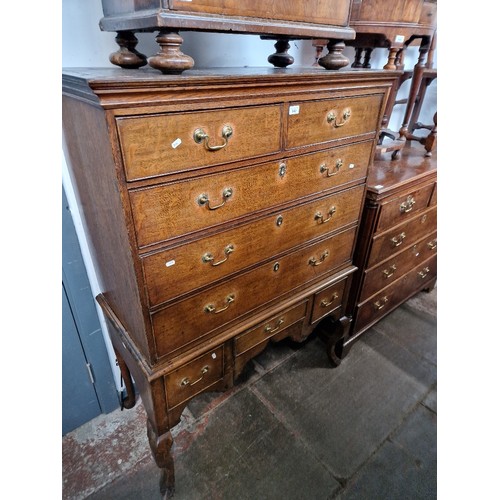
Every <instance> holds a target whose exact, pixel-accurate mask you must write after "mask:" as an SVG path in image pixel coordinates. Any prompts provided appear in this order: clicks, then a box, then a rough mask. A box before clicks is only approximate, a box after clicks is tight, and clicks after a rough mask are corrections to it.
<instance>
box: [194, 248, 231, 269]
mask: <svg viewBox="0 0 500 500" xmlns="http://www.w3.org/2000/svg"><path fill="white" fill-rule="evenodd" d="M232 252H234V245H228V246H227V247H226V248H224V254H225V255H226V258H225V259H222V260H219V262H214V256H213V255H212V254H211V253H210V252H207V253H206V254H204V255H203V257H202V258H201V260H202V261H203V262H205V263H206V262H210V265H211V266H212V267H216V266H220V265H221V264H223V263H224V262H226V260H227V259H229V254H231V253H232Z"/></svg>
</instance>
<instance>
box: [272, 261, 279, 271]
mask: <svg viewBox="0 0 500 500" xmlns="http://www.w3.org/2000/svg"><path fill="white" fill-rule="evenodd" d="M279 268H280V263H279V262H276V264H274V266H273V271H274V272H275V273H277V272H278V271H279Z"/></svg>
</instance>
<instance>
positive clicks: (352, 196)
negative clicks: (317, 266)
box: [143, 186, 364, 306]
mask: <svg viewBox="0 0 500 500" xmlns="http://www.w3.org/2000/svg"><path fill="white" fill-rule="evenodd" d="M363 193H364V187H363V186H356V187H354V188H351V189H347V190H344V191H341V192H339V193H336V194H334V195H331V196H327V197H323V198H320V199H317V200H314V201H313V202H310V203H306V204H304V205H300V206H298V207H293V208H291V209H288V210H282V211H280V212H275V213H273V214H272V215H269V216H267V217H264V218H263V219H259V220H257V221H255V222H251V223H247V224H243V225H241V226H239V227H237V228H235V229H231V230H229V231H224V232H222V233H217V234H215V235H213V236H210V237H207V238H204V239H201V240H196V241H194V242H192V243H187V244H184V245H182V246H177V247H175V248H172V249H169V250H165V251H162V252H159V253H155V254H152V255H149V256H147V257H145V258H143V266H144V274H145V278H146V285H147V289H148V296H149V303H150V305H151V306H154V305H158V304H161V303H162V302H165V301H167V300H169V299H172V298H174V297H176V296H178V295H181V294H183V293H186V292H188V291H190V290H194V289H197V288H199V287H201V286H204V285H207V284H209V283H211V282H213V281H215V280H218V279H220V278H222V277H224V276H226V275H228V274H231V273H234V272H237V271H240V270H242V269H244V268H246V267H248V266H251V265H253V264H256V263H258V262H260V261H263V260H266V259H269V258H271V257H272V256H273V255H277V254H279V253H282V252H284V251H286V250H287V249H290V248H293V247H295V246H298V245H300V244H302V243H304V242H306V241H309V240H311V239H313V238H318V237H320V236H322V235H324V234H326V233H329V232H331V231H334V230H336V229H338V228H341V227H343V226H346V225H348V224H351V223H355V222H357V220H358V218H359V213H360V209H361V203H362V199H363ZM333 210H334V211H333Z"/></svg>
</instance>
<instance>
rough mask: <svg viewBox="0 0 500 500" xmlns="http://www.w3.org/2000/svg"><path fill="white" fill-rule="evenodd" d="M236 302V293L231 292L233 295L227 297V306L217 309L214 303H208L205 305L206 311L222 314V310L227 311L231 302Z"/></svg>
mask: <svg viewBox="0 0 500 500" xmlns="http://www.w3.org/2000/svg"><path fill="white" fill-rule="evenodd" d="M232 302H234V295H233V294H231V295H228V296H227V297H226V304H227V305H226V306H225V307H222V308H221V309H217V308H216V307H215V306H214V305H213V304H207V305H206V306H205V309H204V310H205V312H206V313H212V314H220V313H221V312H223V311H225V310H226V309H227V308H228V307H229V306H230V305H231V303H232Z"/></svg>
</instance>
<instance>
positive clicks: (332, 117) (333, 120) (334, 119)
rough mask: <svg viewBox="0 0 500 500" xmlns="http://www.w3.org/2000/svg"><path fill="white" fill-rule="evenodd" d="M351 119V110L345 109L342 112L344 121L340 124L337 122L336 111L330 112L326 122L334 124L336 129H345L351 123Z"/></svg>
mask: <svg viewBox="0 0 500 500" xmlns="http://www.w3.org/2000/svg"><path fill="white" fill-rule="evenodd" d="M349 118H351V109H350V108H346V109H344V111H343V112H342V121H340V122H338V121H337V115H336V114H335V111H330V112H329V113H328V114H327V115H326V121H327V122H328V123H331V124H333V126H334V128H339V127H343V126H344V125H345V124H346V123H347V122H348V121H349Z"/></svg>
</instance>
